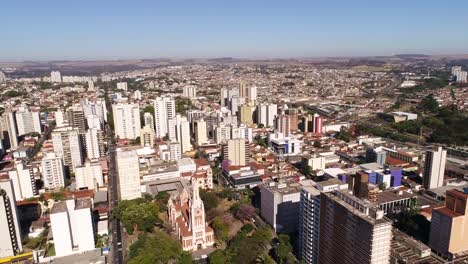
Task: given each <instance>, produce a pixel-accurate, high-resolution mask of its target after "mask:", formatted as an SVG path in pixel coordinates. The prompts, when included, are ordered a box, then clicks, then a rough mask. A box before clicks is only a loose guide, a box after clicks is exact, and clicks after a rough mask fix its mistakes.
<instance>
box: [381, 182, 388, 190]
mask: <svg viewBox="0 0 468 264" xmlns="http://www.w3.org/2000/svg"><path fill="white" fill-rule="evenodd" d="M379 189H380V190H382V191H385V190H386V189H387V184H386V183H385V182H382V183H381V184H379Z"/></svg>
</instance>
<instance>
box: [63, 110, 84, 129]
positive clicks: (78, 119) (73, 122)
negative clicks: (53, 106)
mask: <svg viewBox="0 0 468 264" xmlns="http://www.w3.org/2000/svg"><path fill="white" fill-rule="evenodd" d="M67 120H68V125H70V126H72V127H74V128H77V129H78V132H79V133H80V134H84V133H86V118H85V113H84V111H83V108H82V107H81V106H80V105H75V106H73V107H71V108H69V109H68V110H67Z"/></svg>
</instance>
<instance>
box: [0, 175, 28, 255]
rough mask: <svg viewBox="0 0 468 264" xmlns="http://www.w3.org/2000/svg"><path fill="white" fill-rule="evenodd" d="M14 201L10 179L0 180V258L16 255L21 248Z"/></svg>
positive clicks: (19, 228)
mask: <svg viewBox="0 0 468 264" xmlns="http://www.w3.org/2000/svg"><path fill="white" fill-rule="evenodd" d="M15 201H16V197H15V190H14V188H13V183H12V181H11V180H10V179H3V180H0V237H1V239H0V258H5V257H10V256H14V255H17V254H19V253H20V252H21V251H22V250H23V247H22V244H21V233H20V231H21V227H20V225H19V221H18V214H17V210H16V202H15Z"/></svg>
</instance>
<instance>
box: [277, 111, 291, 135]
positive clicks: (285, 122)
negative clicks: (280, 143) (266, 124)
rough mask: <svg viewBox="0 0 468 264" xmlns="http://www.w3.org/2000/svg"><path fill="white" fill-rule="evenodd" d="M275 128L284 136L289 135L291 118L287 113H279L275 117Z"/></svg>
mask: <svg viewBox="0 0 468 264" xmlns="http://www.w3.org/2000/svg"><path fill="white" fill-rule="evenodd" d="M276 129H277V130H278V131H279V132H280V133H282V134H283V135H284V136H285V137H289V136H290V135H291V118H290V116H289V115H280V116H278V118H277V119H276Z"/></svg>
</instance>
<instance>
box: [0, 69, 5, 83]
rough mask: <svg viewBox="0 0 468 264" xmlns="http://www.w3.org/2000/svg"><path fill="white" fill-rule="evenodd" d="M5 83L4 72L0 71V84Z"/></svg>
mask: <svg viewBox="0 0 468 264" xmlns="http://www.w3.org/2000/svg"><path fill="white" fill-rule="evenodd" d="M4 81H6V75H5V73H4V72H2V71H0V83H2V82H4Z"/></svg>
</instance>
